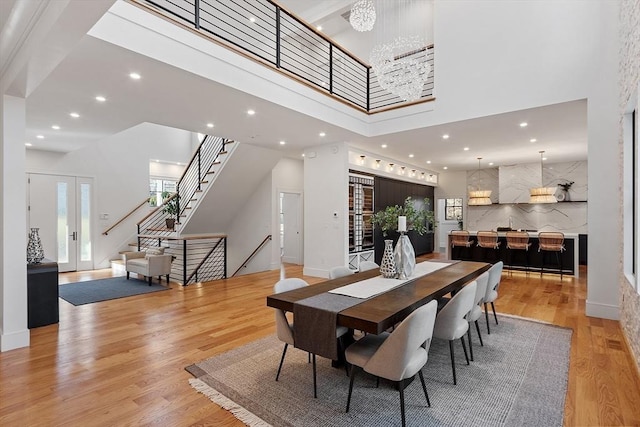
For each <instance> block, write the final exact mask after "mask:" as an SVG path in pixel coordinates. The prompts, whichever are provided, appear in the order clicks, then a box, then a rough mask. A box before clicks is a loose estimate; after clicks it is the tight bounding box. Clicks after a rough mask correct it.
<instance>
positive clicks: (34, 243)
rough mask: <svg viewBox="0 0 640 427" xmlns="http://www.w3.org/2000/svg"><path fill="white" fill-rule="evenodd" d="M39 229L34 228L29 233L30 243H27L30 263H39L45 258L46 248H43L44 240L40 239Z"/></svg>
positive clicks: (28, 261)
mask: <svg viewBox="0 0 640 427" xmlns="http://www.w3.org/2000/svg"><path fill="white" fill-rule="evenodd" d="M38 230H39V229H38V228H32V229H31V232H30V233H29V243H27V263H28V264H39V263H40V261H42V259H43V258H44V250H43V249H42V242H41V241H40V235H39V234H38Z"/></svg>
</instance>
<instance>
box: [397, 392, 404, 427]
mask: <svg viewBox="0 0 640 427" xmlns="http://www.w3.org/2000/svg"><path fill="white" fill-rule="evenodd" d="M398 388H399V389H400V414H401V415H402V427H405V425H406V423H405V420H404V387H403V386H402V384H398Z"/></svg>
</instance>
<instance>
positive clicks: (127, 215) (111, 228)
mask: <svg viewBox="0 0 640 427" xmlns="http://www.w3.org/2000/svg"><path fill="white" fill-rule="evenodd" d="M150 199H151V197H147V198H146V199H144V201H142V202H141V203H140V204H139V205H137V206H136V207H135V208H133V209H131V210H130V211H129V213H127V214H126V215H125V216H123V217H122V218H120V219H119V220H118V221H117V222H116V223H115V224H113V225H112V226H111V227H109V228H107V229H106V230H104V231H103V232H102V234H104V235H105V236H106V235H108V234H109V232H110V231H111V230H113V229H114V228H116V227H117V226H118V225H120V223H121V222H123V221H124V220H125V219H127V218H129V217H130V216H131V215H133V213H134V212H135V211H137V210H138V209H140V208H141V207H142V206H144V205H145V203H148V202H149V200H150ZM148 216H149V215H147V217H148ZM145 218H146V217H145Z"/></svg>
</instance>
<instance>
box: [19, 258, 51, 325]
mask: <svg viewBox="0 0 640 427" xmlns="http://www.w3.org/2000/svg"><path fill="white" fill-rule="evenodd" d="M27 312H28V326H29V329H31V328H37V327H38V326H45V325H51V324H53V323H58V321H59V312H58V264H57V263H55V262H53V261H51V260H48V259H43V260H42V262H41V263H40V264H28V265H27Z"/></svg>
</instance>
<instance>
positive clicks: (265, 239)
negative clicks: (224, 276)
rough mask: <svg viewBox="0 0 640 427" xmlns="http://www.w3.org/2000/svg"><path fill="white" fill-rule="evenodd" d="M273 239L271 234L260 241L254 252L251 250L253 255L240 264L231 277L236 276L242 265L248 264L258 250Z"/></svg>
mask: <svg viewBox="0 0 640 427" xmlns="http://www.w3.org/2000/svg"><path fill="white" fill-rule="evenodd" d="M269 240H271V234H269V235H268V236H267V237H265V238H264V240H263V241H262V242H260V244H259V245H258V247H257V248H255V249H254V251H253V252H251V255H249V256H248V257H247V259H245V260H244V262H243V263H242V264H240V267H238V269H237V270H236V272H235V273H233V274H232V275H231V277H233V276H235V275H236V274H238V271H240V270H241V269H242V267H244V266H245V265H247V263H248V262H249V261H250V260H251V258H253V256H254V255H255V254H256V253H258V251H259V250H260V249H262V247H263V246H264V244H265V243H267V241H269Z"/></svg>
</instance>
